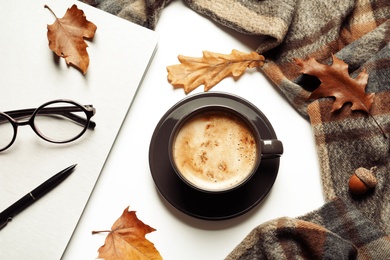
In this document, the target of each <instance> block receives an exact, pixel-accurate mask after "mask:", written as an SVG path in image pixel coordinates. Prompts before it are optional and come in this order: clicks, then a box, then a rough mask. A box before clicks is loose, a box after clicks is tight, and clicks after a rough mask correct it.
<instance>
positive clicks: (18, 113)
mask: <svg viewBox="0 0 390 260" xmlns="http://www.w3.org/2000/svg"><path fill="white" fill-rule="evenodd" d="M54 103H69V104H72V105H75V106H76V107H78V108H81V111H83V112H84V113H85V114H86V116H87V117H86V119H85V118H82V117H79V116H78V115H75V114H72V113H71V112H77V111H80V110H79V109H77V110H75V108H74V107H50V108H46V109H47V110H48V111H47V114H49V115H50V114H61V115H62V116H64V117H66V118H68V119H70V120H72V121H74V122H75V123H78V124H81V125H84V129H83V130H82V131H81V132H80V133H79V134H78V135H76V136H75V137H73V138H70V139H68V140H63V141H56V140H53V139H50V138H48V137H46V136H45V135H43V134H42V133H41V132H40V131H39V130H38V129H37V128H36V126H35V124H34V120H35V117H36V115H37V114H38V112H40V113H41V112H42V111H43V112H45V111H46V109H43V108H44V107H45V106H48V105H51V104H54ZM95 113H96V109H95V108H94V107H93V105H81V104H80V103H77V102H75V101H73V100H70V99H55V100H52V101H48V102H46V103H44V104H42V105H40V106H39V107H38V108H28V109H19V110H11V111H6V112H1V111H0V115H2V116H3V117H5V118H6V120H8V121H9V122H10V123H11V124H12V127H13V130H14V135H13V137H12V140H11V142H10V143H9V144H8V145H7V146H5V147H4V148H0V152H2V151H5V150H7V149H8V148H10V147H11V146H12V145H13V143H14V142H15V140H16V136H17V132H18V127H19V126H24V125H29V126H30V127H31V128H32V130H33V131H34V132H35V133H36V134H37V135H38V136H39V137H40V138H42V139H43V140H45V141H47V142H50V143H56V144H63V143H70V142H73V141H75V140H77V139H78V138H80V137H81V136H82V135H84V133H85V132H86V131H87V129H92V130H93V129H94V128H95V127H96V123H95V122H94V121H91V118H92V117H93V116H94V115H95ZM29 115H31V116H30V118H29V119H28V120H27V121H22V122H19V121H17V120H16V118H24V117H27V116H29Z"/></svg>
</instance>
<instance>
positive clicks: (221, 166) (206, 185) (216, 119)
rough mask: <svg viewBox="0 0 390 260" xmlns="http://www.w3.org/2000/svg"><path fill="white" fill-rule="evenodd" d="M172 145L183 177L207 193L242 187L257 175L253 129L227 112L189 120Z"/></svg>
mask: <svg viewBox="0 0 390 260" xmlns="http://www.w3.org/2000/svg"><path fill="white" fill-rule="evenodd" d="M172 145H173V147H172V149H173V160H174V163H175V164H176V167H177V169H178V171H179V172H180V174H181V175H182V177H183V178H184V179H186V180H187V181H188V182H189V183H191V184H192V185H194V186H195V187H198V188H200V189H203V190H207V191H218V190H226V189H229V188H232V187H234V186H236V185H237V184H240V183H242V182H243V181H244V180H246V179H247V177H248V176H249V175H250V174H251V173H252V172H253V170H254V167H255V166H256V162H257V156H258V154H257V153H258V147H257V145H258V144H257V142H256V138H255V136H254V134H253V133H252V131H251V129H250V127H248V125H247V124H246V123H245V122H244V121H243V120H242V119H241V118H239V117H238V116H236V115H233V114H232V113H228V112H224V111H206V112H202V113H199V114H197V115H195V116H194V117H192V118H190V119H188V120H187V121H186V122H185V123H184V124H183V125H182V126H181V128H180V130H178V133H177V136H176V138H175V140H174V142H173V144H172Z"/></svg>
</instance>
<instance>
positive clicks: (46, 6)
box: [44, 4, 58, 19]
mask: <svg viewBox="0 0 390 260" xmlns="http://www.w3.org/2000/svg"><path fill="white" fill-rule="evenodd" d="M44 7H45V8H47V9H49V11H50V12H51V13H52V14H53V15H54V17H55V18H56V19H58V18H57V15H56V14H55V13H54V12H53V10H51V8H50V7H49V6H48V5H46V4H45V5H44Z"/></svg>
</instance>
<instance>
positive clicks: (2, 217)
mask: <svg viewBox="0 0 390 260" xmlns="http://www.w3.org/2000/svg"><path fill="white" fill-rule="evenodd" d="M76 165H77V164H73V165H71V166H69V167H68V168H66V169H64V170H62V171H60V172H59V173H57V174H55V175H54V176H52V177H51V178H50V179H48V180H47V181H45V182H44V183H42V184H41V185H39V186H38V187H36V188H35V189H34V190H32V191H31V192H29V193H27V194H26V195H25V196H24V197H23V198H21V199H20V200H18V201H17V202H15V203H14V204H12V205H11V206H9V207H8V208H7V209H5V210H4V211H3V212H1V213H0V230H1V229H2V228H3V227H5V226H6V225H7V224H8V222H10V221H11V220H12V218H13V217H14V216H15V215H16V214H18V213H19V212H21V211H22V210H24V209H25V208H27V207H28V206H30V205H31V204H33V203H34V202H35V201H36V200H38V199H39V198H41V197H42V196H43V195H45V194H46V193H48V192H49V191H51V190H52V189H53V188H55V187H56V186H57V185H58V184H60V183H61V182H62V181H63V180H65V179H66V177H68V176H69V175H70V174H71V173H72V172H73V169H74V168H75V167H76Z"/></svg>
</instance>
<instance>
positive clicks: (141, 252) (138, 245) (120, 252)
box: [92, 207, 162, 260]
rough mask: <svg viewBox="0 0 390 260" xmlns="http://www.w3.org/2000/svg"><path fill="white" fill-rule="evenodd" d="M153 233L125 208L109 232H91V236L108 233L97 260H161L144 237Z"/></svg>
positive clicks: (151, 244)
mask: <svg viewBox="0 0 390 260" xmlns="http://www.w3.org/2000/svg"><path fill="white" fill-rule="evenodd" d="M153 231H155V229H154V228H152V227H150V226H148V225H146V224H144V223H143V222H142V221H141V220H139V219H138V218H137V215H136V213H135V211H129V207H127V208H126V209H125V210H124V211H123V214H122V216H121V217H120V218H118V219H117V220H116V221H115V223H114V225H112V227H111V231H92V234H97V233H101V232H109V234H108V235H107V237H106V241H105V244H104V245H103V246H101V247H100V248H99V250H98V252H99V256H98V257H99V258H104V259H105V260H117V259H140V260H142V259H162V257H161V255H160V253H159V252H158V251H157V249H156V248H155V247H154V245H153V243H152V242H150V241H149V240H147V239H146V238H145V235H146V234H148V233H150V232H153Z"/></svg>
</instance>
